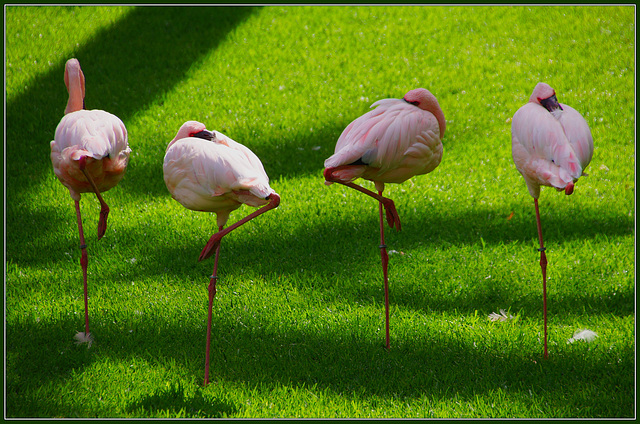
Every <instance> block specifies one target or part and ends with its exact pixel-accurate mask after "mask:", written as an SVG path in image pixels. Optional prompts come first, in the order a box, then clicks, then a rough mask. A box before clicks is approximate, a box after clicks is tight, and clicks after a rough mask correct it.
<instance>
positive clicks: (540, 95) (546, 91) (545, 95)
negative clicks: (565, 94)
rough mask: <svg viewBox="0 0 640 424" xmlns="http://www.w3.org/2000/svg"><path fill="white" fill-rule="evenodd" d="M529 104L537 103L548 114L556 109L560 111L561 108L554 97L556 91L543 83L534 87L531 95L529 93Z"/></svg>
mask: <svg viewBox="0 0 640 424" xmlns="http://www.w3.org/2000/svg"><path fill="white" fill-rule="evenodd" d="M529 102H531V103H537V104H539V105H540V106H542V107H544V108H545V109H547V110H548V111H549V112H554V111H556V110H558V109H560V110H562V106H560V103H558V98H557V97H556V91H555V90H554V89H553V88H551V86H550V85H549V84H546V83H544V82H539V83H538V84H537V85H536V87H535V88H534V89H533V93H531V97H530V98H529Z"/></svg>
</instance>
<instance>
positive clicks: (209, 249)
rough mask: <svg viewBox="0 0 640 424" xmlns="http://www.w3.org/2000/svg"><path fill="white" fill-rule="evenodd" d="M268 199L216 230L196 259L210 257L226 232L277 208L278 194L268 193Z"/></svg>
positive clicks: (200, 259)
mask: <svg viewBox="0 0 640 424" xmlns="http://www.w3.org/2000/svg"><path fill="white" fill-rule="evenodd" d="M268 199H270V202H269V204H268V205H265V206H263V207H262V208H260V209H258V210H257V211H255V212H253V213H252V214H250V215H247V216H245V217H244V218H242V219H241V220H240V221H238V222H236V223H235V224H233V225H231V226H230V227H227V228H225V229H224V230H221V231H218V232H217V233H215V234H214V235H212V236H211V238H210V239H209V241H208V242H207V244H206V245H205V246H204V249H202V252H200V257H199V258H198V261H202V260H204V259H207V258H208V257H210V256H211V255H212V254H213V252H214V249H216V248H217V246H218V245H219V244H220V241H221V240H222V237H224V236H226V235H227V234H229V233H230V232H231V231H233V230H235V229H236V228H238V227H239V226H241V225H242V224H245V223H247V222H249V221H251V220H252V219H253V218H255V217H256V216H258V215H262V214H263V213H265V212H267V211H269V210H271V209H275V208H277V207H278V205H279V204H280V196H278V195H277V194H275V193H271V194H270V195H269V197H268Z"/></svg>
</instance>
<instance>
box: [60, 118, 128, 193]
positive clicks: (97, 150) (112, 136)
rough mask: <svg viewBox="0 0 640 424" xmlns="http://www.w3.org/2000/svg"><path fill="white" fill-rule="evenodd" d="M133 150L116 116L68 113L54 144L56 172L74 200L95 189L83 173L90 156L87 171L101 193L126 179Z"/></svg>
mask: <svg viewBox="0 0 640 424" xmlns="http://www.w3.org/2000/svg"><path fill="white" fill-rule="evenodd" d="M130 153H131V149H130V148H129V146H128V143H127V129H126V128H125V126H124V124H123V123H122V121H121V120H120V119H119V118H118V117H117V116H115V115H112V114H110V113H108V112H105V111H103V110H78V111H75V112H71V113H68V114H66V115H65V116H64V117H63V118H62V120H61V121H60V123H59V124H58V127H57V128H56V133H55V139H54V140H53V141H52V142H51V162H52V164H53V171H54V173H55V175H56V177H58V179H59V180H60V182H61V183H62V184H63V185H64V186H65V187H67V188H68V189H69V192H70V194H71V197H72V198H73V199H74V200H79V199H80V193H87V192H92V191H93V188H92V186H91V184H90V183H89V181H88V180H87V178H86V177H85V175H84V173H83V172H82V171H81V170H80V163H79V160H80V159H81V158H82V157H86V168H85V169H86V171H87V172H88V173H89V175H91V177H92V178H93V181H94V183H95V185H96V187H97V188H98V190H99V191H100V192H105V191H107V190H109V189H111V188H113V187H115V186H116V185H117V184H118V182H120V180H121V179H122V177H123V176H124V173H125V171H126V168H127V164H128V162H129V155H130Z"/></svg>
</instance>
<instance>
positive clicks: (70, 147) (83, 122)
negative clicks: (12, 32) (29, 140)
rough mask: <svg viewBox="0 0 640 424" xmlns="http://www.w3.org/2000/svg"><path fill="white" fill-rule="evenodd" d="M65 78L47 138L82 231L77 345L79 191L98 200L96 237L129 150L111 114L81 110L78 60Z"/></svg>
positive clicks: (85, 338)
mask: <svg viewBox="0 0 640 424" xmlns="http://www.w3.org/2000/svg"><path fill="white" fill-rule="evenodd" d="M64 82H65V84H66V86H67V90H68V91H69V100H68V102H67V107H66V109H65V111H64V113H65V116H64V117H63V118H62V120H61V121H60V123H59V124H58V127H57V128H56V135H55V139H54V140H53V141H52V142H51V162H52V163H53V171H54V172H55V174H56V176H57V177H58V179H59V180H60V182H61V183H62V184H64V186H65V187H67V188H68V189H69V194H70V195H71V198H72V199H73V200H74V202H75V207H76V217H77V220H78V230H79V232H80V249H81V250H82V256H81V258H80V264H81V266H82V274H83V279H84V318H85V331H84V333H82V332H79V333H77V334H76V336H75V337H76V339H77V340H78V342H80V343H89V346H91V341H92V336H91V333H90V332H89V300H88V294H87V265H88V257H87V245H86V243H85V240H84V232H83V230H82V217H81V216H80V193H88V192H93V193H95V194H96V196H97V197H98V201H99V202H100V206H101V209H100V219H99V221H98V240H100V239H101V238H102V236H104V234H105V231H106V229H107V216H108V214H109V207H108V206H107V204H106V203H105V201H104V199H103V198H102V195H101V193H103V192H105V191H107V190H109V189H111V188H113V187H115V186H116V185H117V184H118V182H120V180H121V179H122V177H123V176H124V173H125V171H126V169H127V164H128V163H129V154H130V153H131V149H130V148H129V145H128V143H127V129H126V128H125V126H124V124H123V123H122V121H121V120H120V119H119V118H118V117H117V116H115V115H112V114H110V113H108V112H105V111H103V110H85V109H84V89H85V79H84V74H83V73H82V69H81V68H80V63H79V62H78V60H77V59H69V60H68V61H67V63H66V65H65V71H64Z"/></svg>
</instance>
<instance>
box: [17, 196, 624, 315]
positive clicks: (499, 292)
mask: <svg viewBox="0 0 640 424" xmlns="http://www.w3.org/2000/svg"><path fill="white" fill-rule="evenodd" d="M371 203H372V213H371V214H370V216H366V217H352V216H338V217H334V218H333V219H332V220H331V221H328V222H326V223H323V224H314V225H312V226H309V227H308V228H307V227H299V228H300V229H299V230H296V231H291V230H290V229H288V228H287V227H286V225H287V224H286V223H287V218H286V217H284V218H282V219H281V220H280V221H278V222H277V223H276V224H272V225H268V228H266V229H263V230H261V231H260V232H259V233H257V234H256V233H255V230H253V229H252V228H251V227H252V225H253V224H251V223H250V224H247V226H244V227H243V228H241V229H239V230H238V231H236V232H234V233H232V234H231V235H229V236H227V237H225V239H224V241H223V243H222V249H221V259H220V272H221V277H222V279H223V281H224V279H226V278H229V277H238V278H242V275H243V274H244V273H245V272H249V273H251V274H253V275H265V276H267V277H266V278H268V279H269V280H270V281H271V280H273V284H274V286H275V285H277V284H278V283H277V281H276V279H277V278H278V277H280V276H285V277H290V278H289V280H291V281H293V282H294V284H297V285H299V287H298V288H299V289H313V290H314V291H319V292H320V293H323V296H325V297H326V298H327V299H332V298H335V299H349V300H350V301H353V302H370V301H372V300H373V301H378V300H379V299H382V284H381V278H380V272H379V270H380V259H379V252H378V244H379V242H378V223H377V216H376V213H375V210H374V209H375V203H374V202H371ZM314 207H318V208H320V206H310V209H309V213H311V214H313V213H315V212H314V211H313V208H314ZM245 209H246V210H248V209H249V208H245ZM43 213H44V212H43ZM273 213H277V211H276V212H273ZM489 215H493V216H497V215H498V213H497V211H495V210H494V209H492V208H491V207H482V208H480V207H479V208H476V209H474V211H473V212H470V213H467V214H465V218H464V219H462V218H460V217H459V216H456V215H452V214H451V215H446V216H438V215H433V214H430V215H429V214H427V213H426V212H422V213H415V214H414V213H406V214H404V215H403V216H404V217H405V219H404V221H403V222H404V224H403V230H402V231H401V232H396V231H395V230H390V231H389V230H387V240H386V242H387V245H388V246H389V249H391V250H398V251H400V250H402V251H405V252H409V253H410V252H411V251H412V250H413V249H422V250H423V249H427V250H428V251H432V252H433V256H432V259H433V261H434V265H433V266H436V265H437V263H438V262H439V261H441V260H442V257H443V253H442V252H446V251H447V250H448V249H451V248H453V249H457V248H458V246H469V247H473V246H477V250H478V251H482V252H485V251H486V254H487V256H491V255H493V253H492V252H491V249H492V247H494V246H501V245H505V244H509V243H513V242H517V243H524V244H525V245H526V243H528V242H530V243H531V249H532V252H533V251H534V250H535V243H534V241H535V237H536V235H535V224H533V223H530V222H527V220H526V219H513V220H511V221H507V220H506V219H498V218H496V219H493V220H487V219H486V217H487V216H489ZM54 216H55V214H54ZM556 218H557V219H554V220H553V221H551V222H549V224H548V225H547V228H548V230H549V231H548V233H549V234H556V236H557V237H556V238H555V239H551V238H547V246H548V248H550V249H551V250H550V251H549V252H552V251H553V249H554V248H556V246H558V245H561V244H562V243H563V242H566V241H569V240H583V239H585V240H593V239H596V238H598V237H600V236H601V235H602V230H603V229H607V231H606V233H605V235H606V236H608V237H618V236H625V235H628V232H627V231H626V230H625V228H624V227H625V226H621V225H619V222H618V221H619V220H620V219H622V220H623V221H625V220H627V218H626V217H622V218H619V217H614V216H610V215H605V214H600V215H598V214H593V216H592V217H591V218H590V220H589V221H585V220H576V219H575V217H573V216H567V215H559V216H558V217H556ZM176 219H185V218H184V217H181V218H176ZM483 221H484V222H486V224H487V225H486V226H485V227H478V225H477V223H478V222H483ZM60 225H61V226H63V224H62V223H61V224H60ZM65 225H66V224H65ZM627 225H628V226H629V227H630V228H631V225H632V221H631V222H628V223H627ZM68 226H69V227H73V223H72V222H71V221H70V222H69V223H68ZM424 228H429V231H425V230H424ZM211 230H213V215H212V228H211ZM69 231H70V233H69V234H70V235H69V237H68V238H67V240H68V241H65V242H63V243H61V238H60V237H51V236H50V235H48V236H45V235H40V234H31V232H30V226H29V225H23V226H20V227H19V228H18V227H16V229H15V230H14V234H13V236H14V237H17V239H20V240H31V241H32V243H33V245H32V247H33V248H32V249H15V250H14V249H12V248H8V249H7V253H8V258H10V260H11V262H13V263H15V264H17V265H20V266H29V267H37V268H41V267H46V266H50V265H51V264H52V262H53V263H55V262H60V261H64V262H67V263H68V266H69V267H73V269H74V270H75V273H76V275H77V278H78V280H77V281H78V284H80V282H81V273H80V265H79V263H78V262H79V250H78V249H77V239H76V234H75V231H72V230H71V229H70V230H69ZM16 233H17V234H16ZM158 234H161V233H156V232H150V231H148V228H146V227H142V228H139V227H126V228H119V229H118V232H117V234H108V236H110V237H109V238H107V237H105V238H104V239H102V240H100V241H96V240H95V237H94V236H93V235H92V236H91V239H90V242H88V243H89V246H90V247H89V252H88V253H89V259H90V271H92V269H95V268H94V265H93V264H95V263H100V261H102V260H103V258H105V257H111V256H112V252H111V251H112V250H113V249H114V248H118V249H119V247H118V246H119V245H122V246H129V247H128V248H129V249H130V251H129V252H127V253H124V252H122V253H123V255H124V256H125V257H126V258H127V259H130V258H136V261H137V262H135V264H132V263H131V262H129V261H128V260H125V261H124V262H122V263H111V264H110V265H109V266H108V267H106V269H104V271H102V272H101V273H100V274H96V273H95V271H92V275H91V276H90V283H89V284H90V286H91V287H93V288H101V287H108V286H110V285H113V284H120V283H130V282H131V281H139V280H147V279H156V278H158V277H162V276H169V278H170V279H171V280H173V281H180V280H185V279H186V280H196V281H197V280H198V279H199V278H202V281H203V284H204V283H205V280H206V277H207V276H208V275H210V272H211V268H212V266H213V262H212V261H211V260H208V261H204V262H202V263H198V262H197V257H198V255H199V253H200V250H201V249H202V247H203V246H204V244H205V243H206V241H207V240H208V238H209V237H210V235H211V233H207V232H203V233H202V234H201V235H200V236H198V238H197V239H196V238H193V237H182V236H178V235H176V238H174V239H173V240H172V243H171V244H167V243H166V240H164V239H163V240H154V239H153V238H154V236H156V235H158ZM162 236H163V237H165V236H164V235H162ZM481 237H482V239H483V241H484V242H485V243H486V247H484V248H483V247H482V245H481V244H480V243H481V242H480V238H481ZM88 240H89V239H88ZM557 240H561V241H557ZM319 245H321V246H325V247H324V248H322V249H319V248H318V246H319ZM34 248H35V250H36V251H38V252H48V254H47V255H34V254H33V251H34ZM515 249H516V252H521V250H522V247H521V246H518V247H516V248H515ZM68 252H71V255H72V257H70V256H69V253H68ZM481 254H482V253H481ZM550 254H551V253H548V255H550ZM444 255H445V256H446V253H444ZM518 255H520V253H518ZM549 257H550V260H551V259H553V261H559V260H561V258H558V257H553V256H549ZM167 258H171V260H167ZM396 258H398V257H394V256H392V257H391V259H390V278H391V282H392V286H395V287H394V288H392V293H391V303H392V305H401V306H403V307H408V308H412V309H415V310H422V311H427V312H428V311H453V310H458V311H460V312H466V313H473V312H474V311H476V310H478V311H479V312H486V313H490V312H493V311H492V310H487V309H492V308H495V307H496V306H495V305H511V306H513V307H515V308H525V309H528V310H532V311H538V309H539V307H540V305H539V303H540V299H539V298H538V297H537V296H522V293H518V292H513V290H512V289H511V287H510V284H509V283H508V282H502V283H501V284H495V283H494V284H484V283H482V284H481V283H478V285H477V286H476V287H470V288H469V289H468V290H461V291H458V292H457V293H449V294H447V295H444V294H442V293H441V294H433V295H427V294H426V293H428V292H429V289H428V287H430V286H437V284H438V282H437V280H436V279H435V278H432V277H430V276H428V275H427V274H426V272H425V271H424V270H423V269H417V268H416V269H415V272H413V275H414V278H416V279H417V281H409V282H404V281H403V282H402V285H401V286H398V284H397V283H395V284H394V282H397V279H398V278H400V276H399V275H397V273H396V270H394V266H395V263H396V261H397V260H399V258H398V259H396ZM111 261H112V260H111ZM416 266H417V265H416ZM444 266H445V267H448V266H455V265H451V264H445V265H444ZM478 266H480V265H478ZM103 268H105V267H103ZM528 268H529V270H530V271H531V281H532V282H535V284H536V285H537V284H538V280H539V267H538V265H537V262H536V261H535V260H532V262H531V264H530V265H529V266H528ZM477 271H478V275H479V277H478V280H481V278H480V276H482V277H484V276H486V275H489V274H495V272H493V271H492V269H491V263H489V262H487V264H486V268H480V269H478V270H477ZM440 275H442V274H440ZM496 277H499V276H496ZM338 278H346V279H348V280H352V281H355V280H358V279H361V278H362V279H364V280H365V281H368V282H369V284H363V285H362V286H361V287H355V288H354V287H350V288H345V287H343V286H342V285H336V282H337V279H338ZM505 278H506V277H505ZM378 283H380V284H378ZM612 290H613V289H612ZM633 296H634V293H633V292H632V291H626V290H621V289H620V288H618V289H617V295H616V296H615V297H611V298H607V297H606V296H605V297H603V296H602V293H597V294H594V295H592V294H590V293H588V292H584V291H576V292H575V293H573V294H572V295H565V296H564V298H563V299H562V300H561V301H560V300H556V301H554V309H555V311H556V313H569V312H570V311H571V310H572V309H573V310H583V309H584V310H587V311H590V312H592V313H615V314H622V315H626V314H628V313H632V312H633V305H634V302H633ZM576 308H577V309H576Z"/></svg>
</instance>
